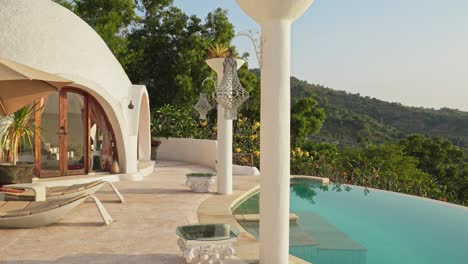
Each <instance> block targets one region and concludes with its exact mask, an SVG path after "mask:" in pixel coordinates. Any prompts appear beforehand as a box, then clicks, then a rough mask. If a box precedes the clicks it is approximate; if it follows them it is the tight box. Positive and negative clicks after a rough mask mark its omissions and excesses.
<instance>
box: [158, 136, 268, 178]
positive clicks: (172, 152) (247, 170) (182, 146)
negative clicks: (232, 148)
mask: <svg viewBox="0 0 468 264" xmlns="http://www.w3.org/2000/svg"><path fill="white" fill-rule="evenodd" d="M159 140H161V146H160V147H159V149H158V160H171V161H184V162H188V163H194V164H201V165H205V166H208V167H210V168H212V169H216V153H217V151H216V148H217V141H216V140H209V139H193V138H168V139H166V138H160V139H159ZM232 174H233V175H242V176H251V175H259V174H260V172H259V171H258V169H257V168H256V167H248V166H239V165H233V167H232Z"/></svg>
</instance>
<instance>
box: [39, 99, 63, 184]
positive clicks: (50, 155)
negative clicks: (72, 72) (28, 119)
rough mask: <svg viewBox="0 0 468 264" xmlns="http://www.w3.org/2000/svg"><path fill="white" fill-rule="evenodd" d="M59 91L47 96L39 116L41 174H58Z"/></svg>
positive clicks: (49, 175)
mask: <svg viewBox="0 0 468 264" xmlns="http://www.w3.org/2000/svg"><path fill="white" fill-rule="evenodd" d="M59 108H60V107H59V93H53V94H51V95H49V96H47V97H46V98H45V100H44V106H43V107H42V109H41V110H42V117H41V125H40V127H41V155H40V156H41V161H40V165H41V176H43V177H52V176H59V175H60V163H59V162H60V140H59V127H60V125H59V121H60V118H59V111H60V109H59Z"/></svg>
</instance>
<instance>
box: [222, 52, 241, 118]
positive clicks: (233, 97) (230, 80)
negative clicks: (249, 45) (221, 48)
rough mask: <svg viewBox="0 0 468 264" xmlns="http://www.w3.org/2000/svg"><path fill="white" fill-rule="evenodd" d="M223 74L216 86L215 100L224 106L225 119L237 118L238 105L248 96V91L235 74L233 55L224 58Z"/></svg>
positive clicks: (235, 63)
mask: <svg viewBox="0 0 468 264" xmlns="http://www.w3.org/2000/svg"><path fill="white" fill-rule="evenodd" d="M223 66H224V76H223V79H222V80H221V83H220V85H218V86H217V87H216V90H215V96H216V101H217V102H218V104H220V105H221V106H222V107H223V108H224V111H225V112H224V117H225V118H226V119H228V120H229V119H231V120H235V119H237V111H238V109H239V107H240V106H241V105H242V104H243V103H244V102H245V101H246V100H247V99H248V98H249V93H248V92H247V91H246V90H245V89H244V87H242V84H241V83H240V81H239V77H238V76H237V62H236V60H235V59H234V58H233V57H228V58H226V59H225V60H224V63H223Z"/></svg>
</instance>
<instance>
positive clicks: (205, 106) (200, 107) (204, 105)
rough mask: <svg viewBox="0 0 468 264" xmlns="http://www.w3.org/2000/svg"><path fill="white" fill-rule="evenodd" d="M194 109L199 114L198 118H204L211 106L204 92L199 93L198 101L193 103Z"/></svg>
mask: <svg viewBox="0 0 468 264" xmlns="http://www.w3.org/2000/svg"><path fill="white" fill-rule="evenodd" d="M194 107H195V110H197V112H198V113H199V114H200V117H199V118H200V119H202V120H206V114H208V112H209V111H210V110H211V109H212V108H213V107H212V106H211V104H210V102H209V101H208V98H207V97H206V94H205V93H200V97H199V98H198V102H197V103H196V104H195V106H194Z"/></svg>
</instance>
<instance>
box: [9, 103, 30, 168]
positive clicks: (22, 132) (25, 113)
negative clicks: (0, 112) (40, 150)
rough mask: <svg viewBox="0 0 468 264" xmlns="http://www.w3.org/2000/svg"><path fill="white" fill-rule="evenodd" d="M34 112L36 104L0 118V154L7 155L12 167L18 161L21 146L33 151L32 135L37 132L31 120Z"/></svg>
mask: <svg viewBox="0 0 468 264" xmlns="http://www.w3.org/2000/svg"><path fill="white" fill-rule="evenodd" d="M36 111H37V110H36V104H32V105H27V106H25V107H23V108H21V109H20V110H18V111H16V112H15V113H14V114H11V115H10V116H5V117H1V118H0V137H1V138H0V147H1V152H2V154H7V155H8V156H7V157H8V161H10V162H12V163H13V165H16V162H17V161H18V151H19V147H20V146H21V145H22V144H27V145H28V146H29V147H30V149H31V150H32V149H33V142H34V141H33V139H34V135H35V133H37V132H38V130H39V127H38V126H37V125H36V123H35V122H34V118H33V116H34V113H35V112H36Z"/></svg>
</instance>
